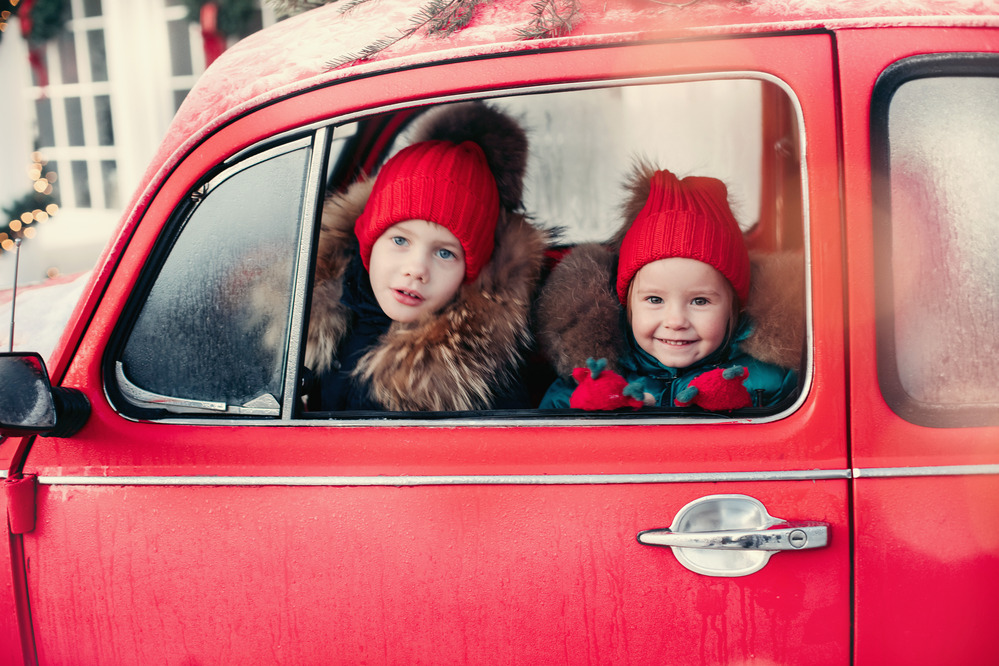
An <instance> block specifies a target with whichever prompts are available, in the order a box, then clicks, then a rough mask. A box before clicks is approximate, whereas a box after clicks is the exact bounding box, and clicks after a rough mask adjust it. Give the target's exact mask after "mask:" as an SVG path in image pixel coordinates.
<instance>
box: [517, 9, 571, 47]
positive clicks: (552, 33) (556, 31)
mask: <svg viewBox="0 0 999 666" xmlns="http://www.w3.org/2000/svg"><path fill="white" fill-rule="evenodd" d="M531 13H532V15H533V16H534V18H533V19H532V20H531V22H530V23H529V24H528V25H527V27H526V28H518V29H517V35H518V36H519V37H520V38H521V39H547V38H551V37H561V36H562V35H567V34H569V33H570V32H572V28H573V27H574V26H575V25H576V21H577V20H578V18H579V13H580V12H579V2H578V0H541V1H540V2H536V3H534V5H533V6H532V12H531Z"/></svg>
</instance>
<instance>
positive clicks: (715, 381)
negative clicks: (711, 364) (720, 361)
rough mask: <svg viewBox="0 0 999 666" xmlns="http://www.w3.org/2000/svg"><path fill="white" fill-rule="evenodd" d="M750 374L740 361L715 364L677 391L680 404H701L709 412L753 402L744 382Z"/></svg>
mask: <svg viewBox="0 0 999 666" xmlns="http://www.w3.org/2000/svg"><path fill="white" fill-rule="evenodd" d="M747 377H749V369H748V368H746V367H744V366H741V365H737V366H734V367H731V368H725V369H722V368H715V369H714V370H709V371H708V372H705V373H704V374H702V375H699V376H697V377H695V378H694V379H693V381H691V382H690V384H688V385H687V387H686V388H685V389H683V390H682V391H680V392H679V393H677V394H676V401H675V402H676V404H677V406H678V407H689V406H690V405H698V406H699V407H702V408H703V409H706V410H708V411H710V412H727V411H731V410H733V409H741V408H742V407H750V406H752V404H753V400H752V398H751V397H750V396H749V391H748V390H747V389H746V387H745V386H743V384H742V382H743V381H745V379H746V378H747Z"/></svg>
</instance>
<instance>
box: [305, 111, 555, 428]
mask: <svg viewBox="0 0 999 666" xmlns="http://www.w3.org/2000/svg"><path fill="white" fill-rule="evenodd" d="M416 133H417V141H416V142H415V143H413V144H412V145H410V146H408V147H406V148H404V149H402V150H401V151H399V152H398V153H396V154H395V155H394V156H393V157H391V158H390V159H389V160H388V161H387V162H386V163H385V164H384V166H383V167H382V168H381V170H380V172H379V173H378V175H377V177H376V178H375V179H374V180H361V181H359V182H357V183H355V184H354V185H352V186H351V187H350V188H348V190H347V191H346V192H345V193H343V194H337V195H334V196H332V197H331V198H330V199H329V200H328V201H327V203H326V205H325V206H324V209H323V220H322V230H321V234H320V240H319V254H318V257H317V268H316V276H315V285H314V291H313V296H312V309H311V316H310V322H309V333H308V339H307V344H306V354H305V364H306V366H307V367H308V368H310V369H311V370H312V371H313V373H314V374H315V375H317V376H318V383H319V386H320V393H321V400H320V405H319V406H320V408H321V409H322V410H324V411H325V410H356V409H388V410H394V411H419V410H432V411H453V410H472V409H490V408H496V407H513V406H527V405H526V393H525V397H524V398H523V399H522V398H521V395H520V393H521V391H520V387H519V385H518V381H517V379H516V375H517V369H518V365H519V364H520V362H521V354H522V349H523V347H524V345H525V343H526V342H527V341H528V337H529V335H528V326H527V324H528V315H529V311H530V302H531V297H532V295H533V292H534V287H535V283H536V281H537V278H538V275H539V273H540V269H541V264H542V261H543V257H544V250H545V247H546V243H547V239H546V237H545V235H544V234H543V233H542V232H541V231H539V230H538V229H536V228H534V227H533V226H531V225H530V224H529V223H528V222H527V220H526V218H525V217H524V215H522V214H520V213H519V210H520V208H521V195H522V178H523V174H524V168H525V165H526V159H527V139H526V136H525V134H524V132H523V130H522V129H521V128H520V127H519V126H518V125H517V124H516V123H515V122H514V121H513V120H512V119H510V118H508V117H507V116H505V115H504V114H502V113H500V112H498V111H496V110H494V109H492V108H490V107H487V106H486V105H484V104H482V103H478V102H473V103H466V104H458V105H453V106H449V107H444V108H442V109H438V110H435V111H432V112H430V113H428V114H427V115H426V116H425V117H424V118H423V119H421V120H420V121H419V127H418V129H417V132H416Z"/></svg>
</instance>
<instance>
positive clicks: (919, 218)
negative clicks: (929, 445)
mask: <svg viewBox="0 0 999 666" xmlns="http://www.w3.org/2000/svg"><path fill="white" fill-rule="evenodd" d="M875 100H876V101H875V107H874V126H873V132H874V137H873V139H874V140H873V141H872V145H874V146H875V155H874V161H875V165H876V167H880V169H881V173H882V177H881V179H880V180H878V181H877V183H876V187H875V197H876V210H877V219H876V224H877V227H876V228H877V232H878V243H877V247H876V250H877V252H878V260H879V264H880V266H881V268H882V271H881V273H880V275H879V276H878V283H877V289H878V297H879V307H880V311H881V313H882V317H880V319H879V322H878V323H879V329H878V334H879V347H878V350H879V367H878V371H879V378H880V382H881V385H882V390H883V392H884V394H885V397H886V399H887V400H888V402H889V404H890V405H891V406H892V408H893V409H894V410H895V411H896V412H897V413H899V415H901V416H902V417H904V418H906V419H908V420H910V421H912V422H914V423H917V424H921V425H928V426H973V425H982V424H996V423H999V418H997V416H996V415H997V414H999V409H997V408H999V383H997V382H996V376H997V374H999V361H997V360H996V359H999V260H997V257H999V214H997V211H999V188H996V183H997V182H999V59H996V58H995V57H992V56H974V55H961V56H945V57H939V56H938V57H932V58H914V59H910V60H907V61H904V62H902V63H900V64H898V65H896V66H895V67H893V68H892V69H891V70H889V71H888V72H886V73H885V75H884V76H883V77H882V79H881V81H880V82H879V84H878V90H877V94H876V96H875Z"/></svg>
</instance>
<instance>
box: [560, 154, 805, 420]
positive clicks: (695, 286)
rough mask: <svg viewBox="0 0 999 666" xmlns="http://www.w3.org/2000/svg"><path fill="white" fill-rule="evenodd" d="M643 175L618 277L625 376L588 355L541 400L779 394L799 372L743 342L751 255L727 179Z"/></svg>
mask: <svg viewBox="0 0 999 666" xmlns="http://www.w3.org/2000/svg"><path fill="white" fill-rule="evenodd" d="M638 180H639V183H638V185H639V187H638V188H637V189H638V191H640V192H642V193H643V194H644V195H645V198H644V205H643V206H642V208H641V209H640V210H639V211H638V213H637V215H635V216H634V220H633V221H632V222H631V223H630V225H629V226H627V228H626V231H625V233H624V237H623V240H622V241H621V246H620V251H619V254H618V261H617V272H616V273H617V274H616V280H615V289H616V292H617V298H618V301H619V302H620V304H621V305H623V306H624V320H623V322H622V324H621V326H622V329H623V331H622V335H620V336H619V337H620V339H621V340H622V341H623V345H622V349H621V350H620V353H619V355H618V356H617V357H616V363H617V367H619V368H620V370H621V374H622V375H623V379H622V378H621V377H620V376H618V375H617V374H616V373H614V372H612V371H611V370H609V369H606V368H605V367H604V363H599V362H590V363H589V364H588V367H587V368H580V369H578V370H574V371H573V377H572V378H569V377H562V378H560V379H558V380H556V381H555V383H554V384H553V385H552V386H551V387H550V388H549V390H548V392H547V393H546V395H545V398H544V400H543V401H542V403H541V407H542V408H547V409H552V408H564V407H580V408H583V409H615V408H618V407H632V408H638V407H641V406H643V405H655V406H664V407H687V406H691V405H697V406H700V407H702V408H703V409H706V410H710V411H731V410H733V409H739V408H742V407H750V406H756V407H769V406H773V405H775V404H777V403H779V402H781V401H782V400H784V399H785V398H786V397H787V396H788V395H790V393H791V392H792V391H793V390H794V389H795V387H796V385H797V375H796V372H795V371H794V370H791V369H787V368H782V367H779V366H777V365H774V364H770V363H765V362H763V361H760V360H758V359H756V358H754V357H752V356H750V355H749V354H747V353H745V352H744V351H742V350H741V348H740V345H741V344H742V343H743V342H745V341H746V339H747V338H748V337H749V336H750V335H751V334H752V331H753V324H752V321H751V320H750V319H749V318H748V317H747V316H745V315H744V314H743V308H744V306H745V304H746V303H747V301H748V298H749V291H750V290H749V286H750V285H749V282H750V262H749V255H748V253H747V251H746V247H745V244H744V242H743V238H742V232H741V230H740V229H739V226H738V223H737V222H736V220H735V217H734V216H733V215H732V212H731V210H730V209H729V206H728V201H727V193H726V190H725V186H724V184H722V182H721V181H719V180H716V179H714V178H701V177H689V178H684V179H683V180H680V179H678V178H677V177H676V176H675V175H673V174H672V173H670V172H669V171H655V172H653V173H651V174H650V173H648V172H646V173H644V174H643V175H640V176H639V178H638ZM611 380H615V381H611Z"/></svg>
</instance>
